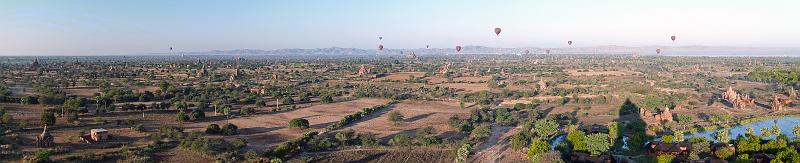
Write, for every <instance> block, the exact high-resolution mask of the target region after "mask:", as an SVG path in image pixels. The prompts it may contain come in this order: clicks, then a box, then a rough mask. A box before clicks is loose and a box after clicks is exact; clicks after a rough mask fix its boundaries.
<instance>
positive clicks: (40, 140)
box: [34, 125, 54, 148]
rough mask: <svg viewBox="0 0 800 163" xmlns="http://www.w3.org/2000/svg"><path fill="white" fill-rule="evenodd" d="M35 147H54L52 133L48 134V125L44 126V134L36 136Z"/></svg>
mask: <svg viewBox="0 0 800 163" xmlns="http://www.w3.org/2000/svg"><path fill="white" fill-rule="evenodd" d="M34 145H35V146H36V147H39V148H47V147H53V145H54V143H53V135H50V132H47V125H45V126H44V131H42V134H40V135H38V136H36V140H35V141H34Z"/></svg>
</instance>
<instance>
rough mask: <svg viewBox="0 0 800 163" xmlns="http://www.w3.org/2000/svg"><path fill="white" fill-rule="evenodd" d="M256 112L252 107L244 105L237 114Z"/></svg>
mask: <svg viewBox="0 0 800 163" xmlns="http://www.w3.org/2000/svg"><path fill="white" fill-rule="evenodd" d="M253 114H256V109H255V108H252V107H246V108H242V109H240V110H239V115H253Z"/></svg>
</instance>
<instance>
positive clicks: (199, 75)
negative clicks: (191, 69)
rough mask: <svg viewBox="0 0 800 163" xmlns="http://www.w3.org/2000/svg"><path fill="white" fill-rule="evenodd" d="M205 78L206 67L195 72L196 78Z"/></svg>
mask: <svg viewBox="0 0 800 163" xmlns="http://www.w3.org/2000/svg"><path fill="white" fill-rule="evenodd" d="M206 76H208V69H206V65H203V68H200V70H198V71H197V77H198V78H201V77H206Z"/></svg>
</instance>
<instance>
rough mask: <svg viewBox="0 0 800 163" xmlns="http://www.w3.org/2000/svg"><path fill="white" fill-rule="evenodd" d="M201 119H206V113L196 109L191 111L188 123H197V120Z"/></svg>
mask: <svg viewBox="0 0 800 163" xmlns="http://www.w3.org/2000/svg"><path fill="white" fill-rule="evenodd" d="M203 118H206V113H205V112H204V111H203V109H200V108H197V109H194V110H192V112H190V113H189V120H190V121H197V120H201V119H203Z"/></svg>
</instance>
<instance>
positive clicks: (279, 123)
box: [186, 99, 389, 151]
mask: <svg viewBox="0 0 800 163" xmlns="http://www.w3.org/2000/svg"><path fill="white" fill-rule="evenodd" d="M388 102H389V100H386V99H358V100H353V101H345V102H338V103H332V104H322V105H315V106H311V107H308V108H301V109H297V110H292V111H288V112H279V113H266V114H259V115H255V116H248V117H238V118H232V119H229V120H225V119H224V118H215V120H214V121H206V122H200V123H191V124H187V125H186V126H187V127H188V128H190V129H188V130H189V131H200V132H202V131H205V128H206V126H208V125H209V124H211V123H214V124H219V125H222V124H225V123H226V121H227V122H229V123H233V124H234V125H236V126H238V127H239V135H236V136H227V137H225V138H244V139H245V140H247V142H248V147H250V148H251V149H254V150H257V151H258V150H262V151H263V150H265V148H264V147H265V146H266V147H270V146H275V145H278V144H279V143H281V142H284V141H287V140H290V139H293V138H296V137H299V136H300V135H302V134H303V133H305V132H309V131H312V130H314V129H323V128H325V127H327V126H328V125H330V124H331V123H333V122H336V121H339V120H340V119H341V118H342V117H344V116H345V115H349V114H352V113H355V112H356V111H360V110H361V109H362V108H365V107H371V106H375V105H381V104H386V103H388ZM212 114H213V113H212ZM209 116H211V115H209ZM294 118H305V119H307V120H308V121H309V124H310V126H311V128H310V129H305V130H301V129H291V128H288V127H287V125H288V123H289V120H291V119H294Z"/></svg>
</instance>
